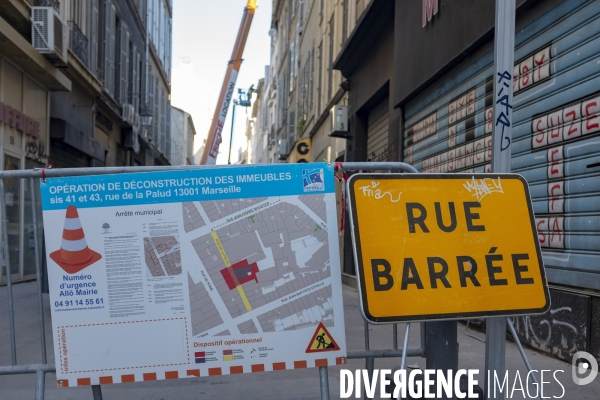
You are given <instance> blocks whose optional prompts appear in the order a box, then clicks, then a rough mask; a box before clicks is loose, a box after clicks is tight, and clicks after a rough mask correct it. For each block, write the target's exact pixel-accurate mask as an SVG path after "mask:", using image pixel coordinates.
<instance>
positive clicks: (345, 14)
mask: <svg viewBox="0 0 600 400" xmlns="http://www.w3.org/2000/svg"><path fill="white" fill-rule="evenodd" d="M368 3H369V1H368V0H364V1H363V0H361V1H355V0H341V1H335V2H334V1H327V0H275V1H273V17H272V21H271V30H270V32H269V34H270V36H271V62H270V65H269V66H268V67H267V70H266V72H265V78H264V90H263V92H262V93H261V94H260V96H261V109H260V110H259V112H258V114H259V116H258V121H260V124H259V126H258V128H257V129H255V132H256V135H258V136H259V137H260V139H257V140H256V141H255V143H262V144H263V146H262V147H261V148H262V149H264V150H265V151H263V152H260V154H259V153H257V154H256V156H257V160H258V159H260V162H264V163H274V162H286V161H287V162H291V161H292V159H293V157H292V158H289V157H288V156H289V154H290V153H291V152H292V151H293V149H294V143H296V142H297V141H299V140H302V142H303V143H310V146H311V159H310V161H329V162H331V161H336V160H338V161H340V160H343V159H344V154H345V151H346V143H345V139H344V138H340V137H335V136H331V135H330V134H331V133H332V131H333V128H332V121H331V117H330V114H331V109H332V108H333V107H334V106H336V105H341V106H347V105H348V94H347V91H348V87H349V84H350V83H349V82H348V81H347V80H345V79H344V78H343V77H342V75H341V73H340V72H339V71H336V70H335V69H334V68H333V63H334V61H335V59H336V58H337V57H338V55H339V52H340V50H341V49H342V47H343V45H344V43H345V42H346V40H347V39H348V37H349V34H350V32H351V31H352V29H353V27H354V26H355V24H356V21H357V20H359V19H360V18H361V17H362V15H363V11H364V10H365V7H366V5H367V4H368Z"/></svg>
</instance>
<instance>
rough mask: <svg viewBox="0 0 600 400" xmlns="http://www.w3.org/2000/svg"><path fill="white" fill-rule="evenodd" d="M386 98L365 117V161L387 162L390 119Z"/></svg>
mask: <svg viewBox="0 0 600 400" xmlns="http://www.w3.org/2000/svg"><path fill="white" fill-rule="evenodd" d="M388 103H389V100H388V98H387V97H386V98H385V99H384V100H383V101H382V102H381V103H379V104H377V105H376V106H375V107H373V109H372V110H371V111H370V112H369V116H368V117H367V161H387V148H388V136H389V135H388V131H389V125H390V118H389V113H388Z"/></svg>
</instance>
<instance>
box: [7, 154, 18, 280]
mask: <svg viewBox="0 0 600 400" xmlns="http://www.w3.org/2000/svg"><path fill="white" fill-rule="evenodd" d="M16 169H20V160H19V159H18V158H16V157H13V156H10V155H8V154H5V155H4V170H5V171H12V170H16ZM4 202H5V204H6V225H7V233H8V235H7V236H8V255H9V258H10V272H11V274H19V273H20V271H19V242H20V237H21V235H20V231H21V229H20V221H19V219H20V216H21V212H20V210H19V206H20V204H21V180H20V179H5V180H4Z"/></svg>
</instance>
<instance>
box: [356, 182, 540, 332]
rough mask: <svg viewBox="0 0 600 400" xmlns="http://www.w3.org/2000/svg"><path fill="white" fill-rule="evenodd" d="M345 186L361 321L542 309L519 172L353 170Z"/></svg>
mask: <svg viewBox="0 0 600 400" xmlns="http://www.w3.org/2000/svg"><path fill="white" fill-rule="evenodd" d="M347 193H348V194H349V196H348V203H349V210H350V229H351V232H352V238H353V248H354V259H355V265H356V271H357V278H358V279H357V281H358V286H359V293H360V296H359V297H360V300H361V312H362V314H363V317H364V318H365V319H366V320H367V321H369V322H371V323H375V324H377V323H395V322H407V321H423V320H435V319H439V320H448V319H462V318H474V317H496V316H510V315H524V314H527V315H530V314H541V313H544V312H545V311H547V310H548V309H549V307H550V296H549V291H548V284H547V279H546V273H545V270H544V265H543V261H542V254H541V250H540V245H539V242H538V239H537V229H536V225H535V218H534V214H533V209H532V205H531V198H530V194H529V187H528V184H527V182H526V181H525V179H524V178H523V177H522V176H520V175H517V174H377V173H359V174H355V175H353V176H351V177H350V179H349V180H348V182H347Z"/></svg>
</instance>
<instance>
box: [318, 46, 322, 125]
mask: <svg viewBox="0 0 600 400" xmlns="http://www.w3.org/2000/svg"><path fill="white" fill-rule="evenodd" d="M317 74H319V80H318V83H317V113H320V112H321V97H322V96H321V93H323V92H322V89H323V42H321V43H320V44H319V69H318V71H317Z"/></svg>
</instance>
